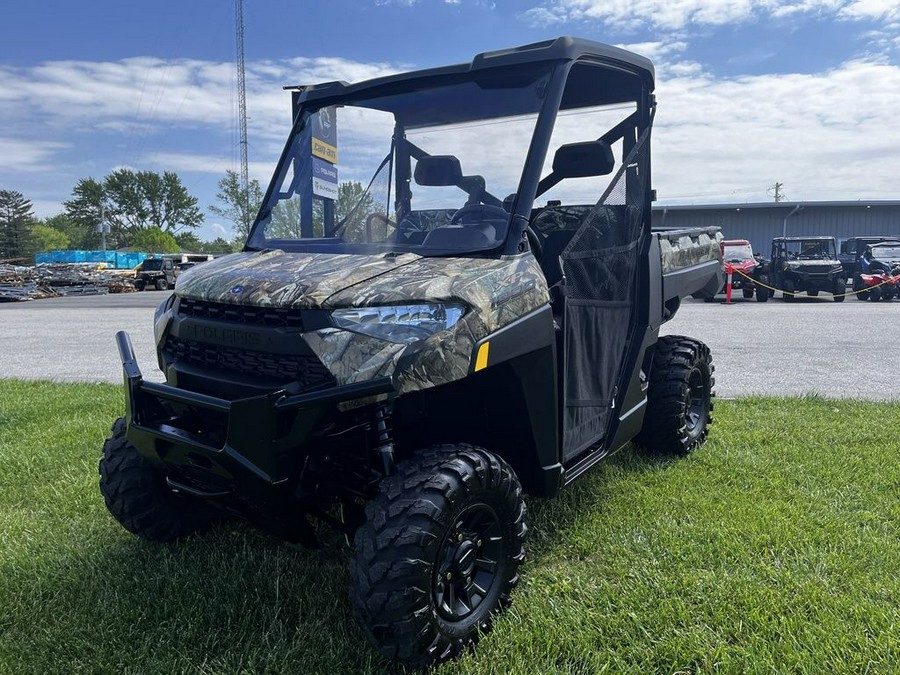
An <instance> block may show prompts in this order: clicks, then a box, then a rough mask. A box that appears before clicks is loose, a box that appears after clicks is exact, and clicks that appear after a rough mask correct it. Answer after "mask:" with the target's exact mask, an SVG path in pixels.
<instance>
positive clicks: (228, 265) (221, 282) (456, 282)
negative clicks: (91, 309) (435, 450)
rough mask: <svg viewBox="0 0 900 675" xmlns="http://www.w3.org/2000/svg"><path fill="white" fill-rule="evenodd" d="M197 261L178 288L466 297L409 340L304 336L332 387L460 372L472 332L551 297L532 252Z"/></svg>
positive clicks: (375, 297) (409, 383)
mask: <svg viewBox="0 0 900 675" xmlns="http://www.w3.org/2000/svg"><path fill="white" fill-rule="evenodd" d="M198 267H199V269H198V268H192V269H191V270H190V271H189V272H186V273H185V274H184V275H182V276H181V277H180V279H179V283H178V286H177V288H176V292H177V294H178V295H179V296H181V297H186V298H193V299H197V300H205V301H209V302H227V303H232V304H241V305H253V306H263V307H273V306H274V307H291V308H325V309H337V308H343V307H371V306H380V305H395V304H404V303H409V304H411V303H418V302H462V303H464V304H465V305H466V306H467V307H468V308H469V310H468V312H467V313H466V315H465V316H464V317H463V318H462V319H461V320H460V321H459V322H458V323H457V324H456V325H455V326H454V327H452V328H451V329H449V330H447V331H442V332H440V333H438V334H436V335H432V336H431V337H429V338H427V339H425V340H421V341H418V342H416V343H413V344H412V345H404V344H395V343H392V342H387V341H385V340H380V339H378V338H374V337H370V336H367V335H362V334H360V333H355V332H352V331H348V330H342V329H338V328H327V329H323V330H318V331H309V332H306V333H303V334H302V337H303V339H304V340H305V341H306V343H307V344H308V345H309V347H310V348H311V349H312V350H313V352H314V353H315V354H316V356H317V357H318V358H319V360H320V361H322V363H323V364H324V365H325V367H326V368H328V370H329V371H330V372H331V374H332V375H333V376H334V378H335V380H336V381H337V383H338V384H339V385H343V384H353V383H357V382H366V381H369V380H372V379H374V378H377V377H384V376H394V378H395V384H396V387H397V390H398V392H399V393H406V392H410V391H417V390H420V389H426V388H429V387H434V386H438V385H441V384H446V383H449V382H453V381H454V380H459V379H461V378H463V377H465V376H466V375H467V374H468V373H469V364H470V362H471V360H472V353H473V351H474V349H475V345H476V343H477V342H478V341H479V340H481V339H482V338H484V337H487V336H488V335H490V334H491V333H493V332H494V331H496V330H498V329H500V328H502V327H503V326H506V325H507V324H509V323H512V322H513V321H515V320H516V319H519V318H520V317H522V316H524V315H526V314H528V313H529V312H532V311H534V310H535V309H538V308H539V307H541V306H543V305H545V304H546V303H548V302H549V301H550V297H549V292H548V290H547V282H546V279H545V277H544V274H543V272H542V271H541V269H540V266H539V265H538V262H537V260H536V259H535V258H534V256H533V255H532V254H531V253H525V254H523V255H519V256H514V257H509V258H501V259H489V258H424V257H421V256H417V255H414V254H408V253H407V254H401V255H397V256H384V255H377V256H361V255H343V254H324V253H319V254H311V253H286V252H283V251H265V252H258V253H238V254H234V255H231V256H226V257H224V258H220V259H218V260H215V261H212V262H209V263H204V264H203V265H202V266H198ZM238 287H239V288H240V290H239V291H237V292H236V291H235V289H236V288H238ZM361 403H363V402H362V401H357V402H354V404H353V405H359V404H361Z"/></svg>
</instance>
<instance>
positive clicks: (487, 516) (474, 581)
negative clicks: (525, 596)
mask: <svg viewBox="0 0 900 675" xmlns="http://www.w3.org/2000/svg"><path fill="white" fill-rule="evenodd" d="M503 548H504V542H503V532H502V527H501V525H500V518H499V516H498V515H497V512H496V511H494V509H492V508H491V507H490V506H488V505H487V504H482V503H478V504H472V505H470V506H468V507H466V508H465V509H463V511H462V512H461V513H460V514H459V515H458V516H457V517H456V520H455V523H454V525H453V527H452V528H451V529H450V530H449V531H448V532H447V535H446V536H445V537H444V541H443V543H442V544H441V549H440V552H439V553H438V557H437V564H436V565H435V575H434V582H433V593H434V602H435V606H436V607H437V610H438V613H439V614H440V615H441V616H442V617H443V618H444V619H446V620H448V621H461V620H463V619H465V618H466V617H468V616H469V615H470V614H472V613H473V612H474V611H476V610H477V609H478V607H480V606H481V604H482V603H483V602H484V599H485V598H486V597H487V596H488V595H490V593H491V590H492V589H493V587H494V585H495V584H496V583H497V578H498V576H499V572H500V564H501V561H502V560H503V553H504V551H503Z"/></svg>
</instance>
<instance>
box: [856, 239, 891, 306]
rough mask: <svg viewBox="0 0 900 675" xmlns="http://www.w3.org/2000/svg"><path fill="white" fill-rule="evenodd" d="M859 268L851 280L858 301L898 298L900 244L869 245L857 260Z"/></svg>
mask: <svg viewBox="0 0 900 675" xmlns="http://www.w3.org/2000/svg"><path fill="white" fill-rule="evenodd" d="M859 267H860V271H859V272H858V273H857V274H856V276H855V277H854V278H853V290H854V291H856V292H857V293H856V297H857V298H858V299H859V300H872V301H876V302H877V301H878V300H891V299H892V298H894V297H895V296H897V297H900V242H897V241H882V242H879V243H877V244H869V245H868V246H866V250H865V252H864V253H863V254H862V255H861V256H860V258H859Z"/></svg>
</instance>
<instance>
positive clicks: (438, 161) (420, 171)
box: [413, 155, 463, 186]
mask: <svg viewBox="0 0 900 675" xmlns="http://www.w3.org/2000/svg"><path fill="white" fill-rule="evenodd" d="M462 177H463V173H462V168H461V167H460V165H459V160H458V159H457V158H456V157H454V156H453V155H431V156H430V157H423V158H422V159H420V160H418V161H417V162H416V171H415V174H414V175H413V178H414V179H415V181H416V183H417V184H418V185H426V186H436V185H457V184H458V183H459V182H460V181H461V180H462Z"/></svg>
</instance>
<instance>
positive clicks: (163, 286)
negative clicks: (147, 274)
mask: <svg viewBox="0 0 900 675" xmlns="http://www.w3.org/2000/svg"><path fill="white" fill-rule="evenodd" d="M156 290H158V291H167V290H169V282H168V281H167V280H166V279H157V280H156Z"/></svg>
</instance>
